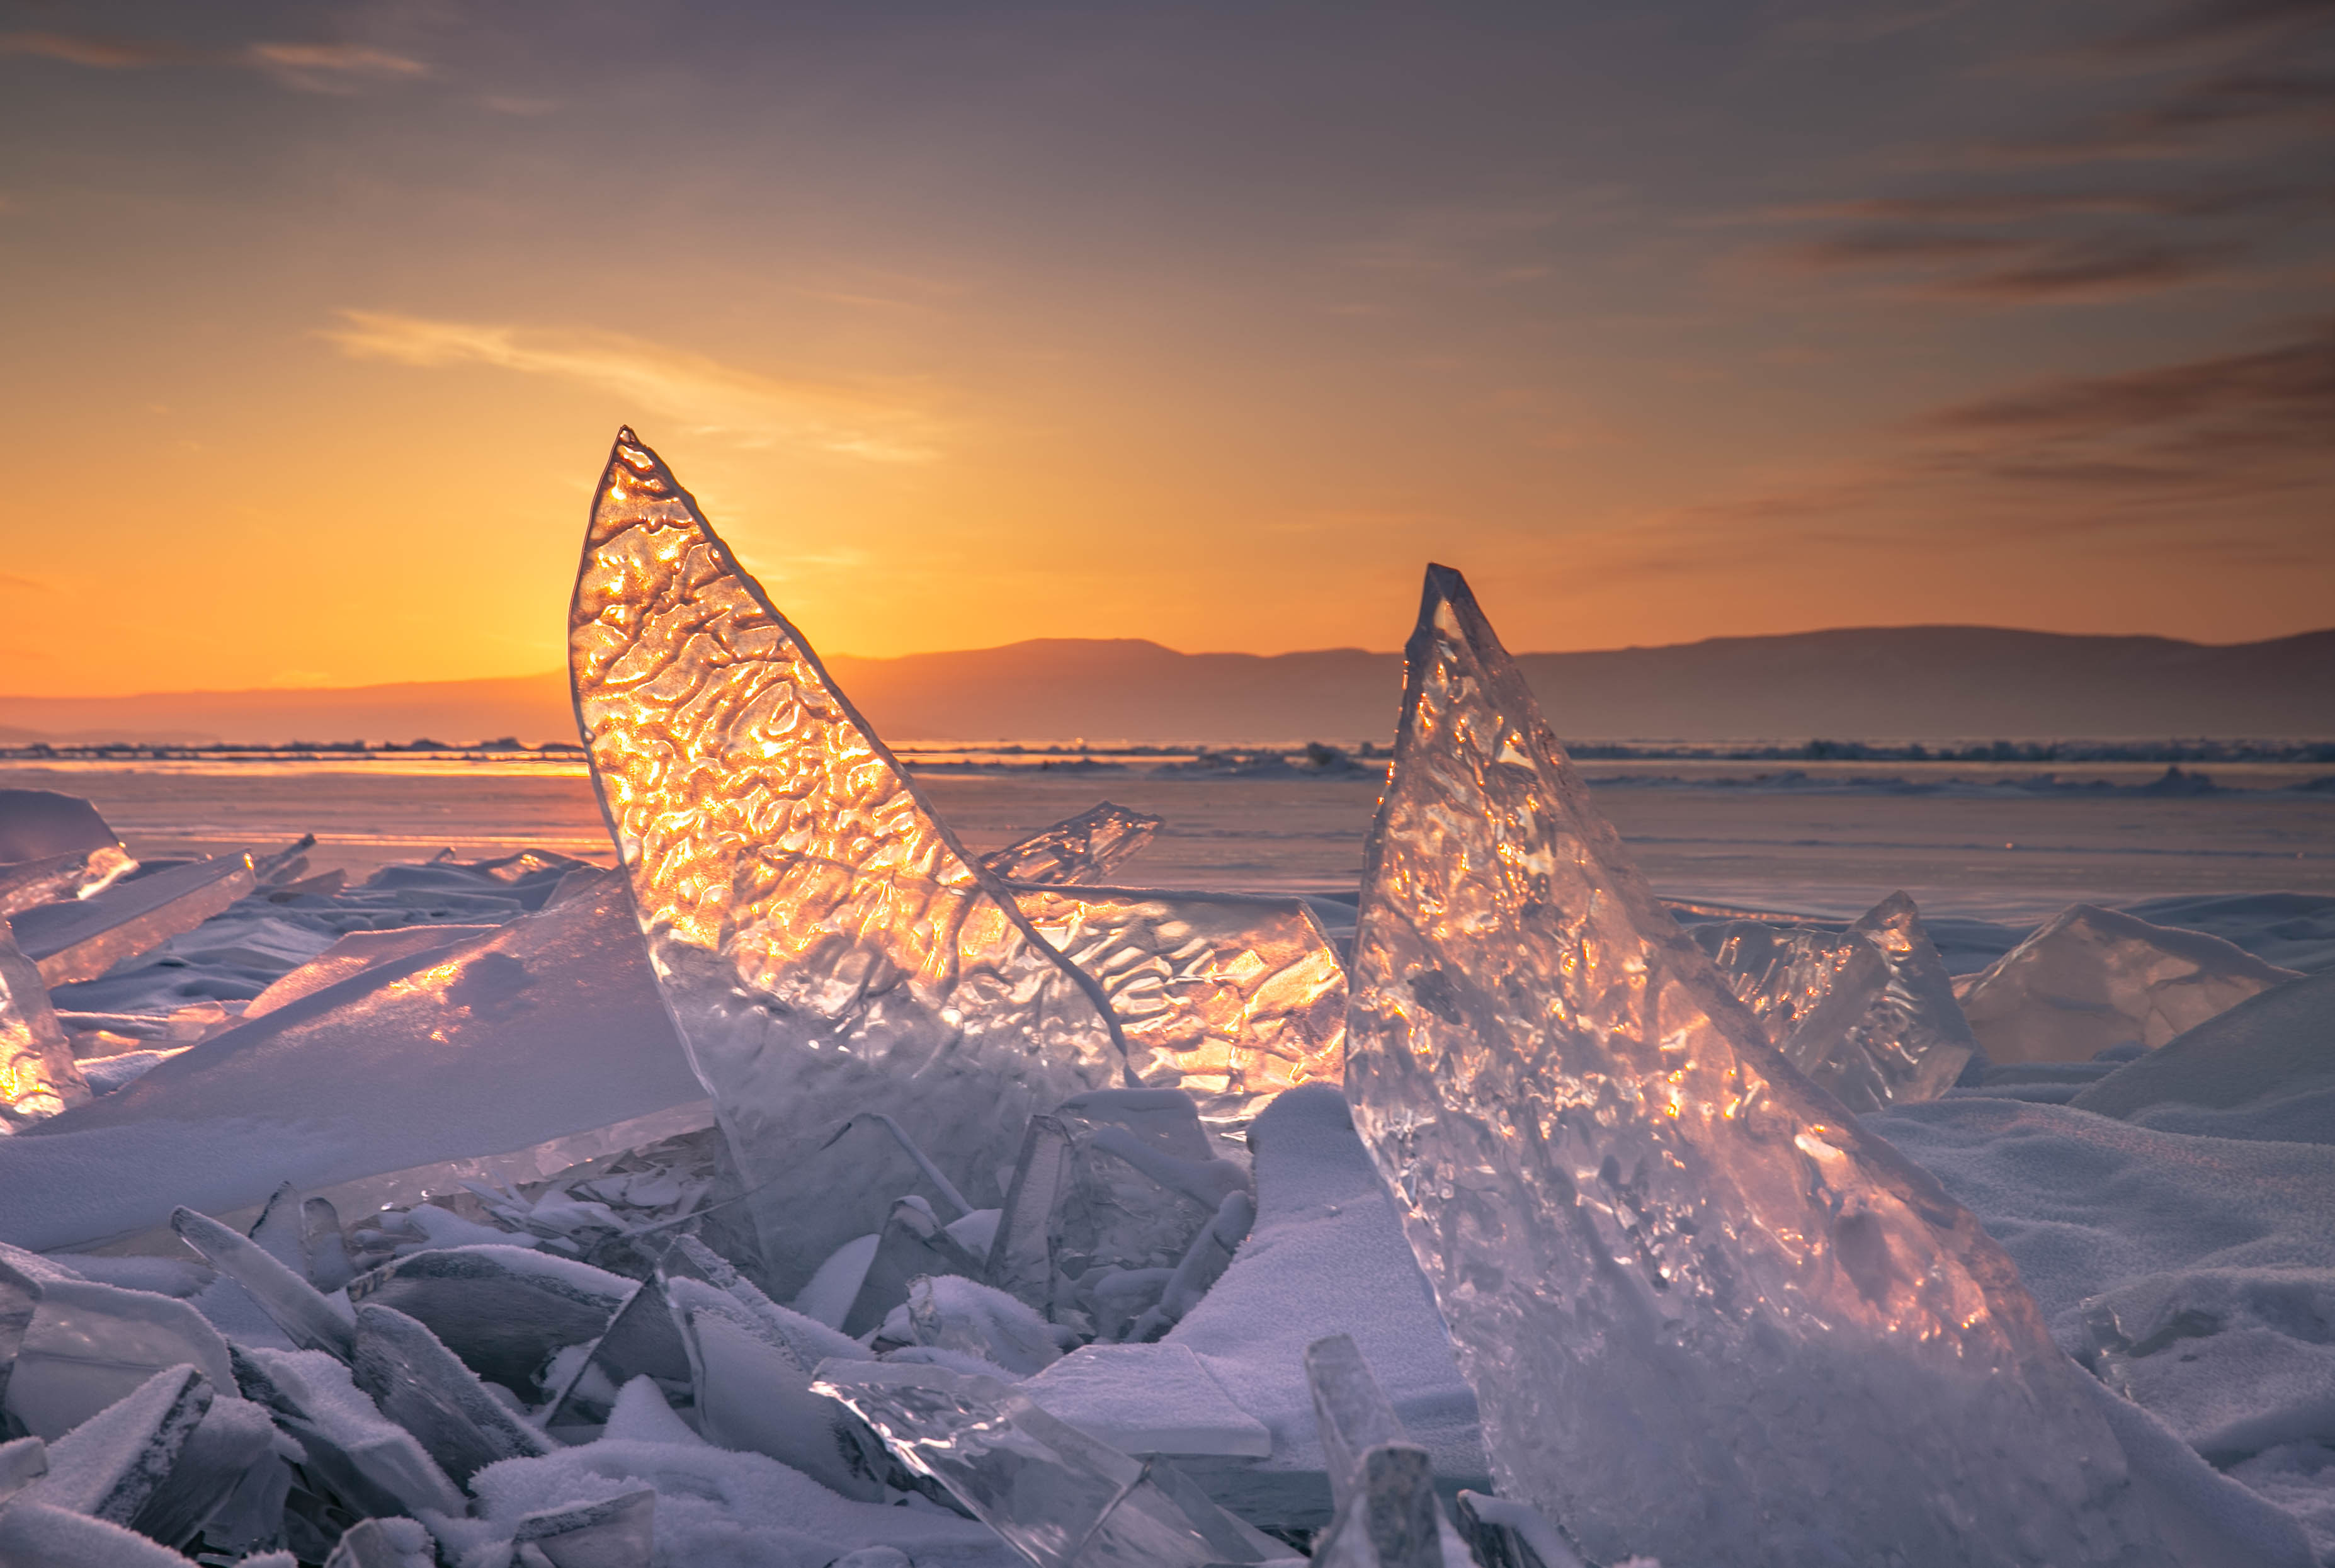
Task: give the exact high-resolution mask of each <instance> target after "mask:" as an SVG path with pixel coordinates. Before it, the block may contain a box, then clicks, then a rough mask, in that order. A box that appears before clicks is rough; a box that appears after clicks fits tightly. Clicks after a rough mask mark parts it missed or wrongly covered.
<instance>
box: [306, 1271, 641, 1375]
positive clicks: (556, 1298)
mask: <svg viewBox="0 0 2335 1568" xmlns="http://www.w3.org/2000/svg"><path fill="white" fill-rule="evenodd" d="M348 1291H349V1301H350V1302H351V1303H352V1304H353V1305H355V1306H358V1307H363V1306H365V1305H367V1304H372V1305H376V1306H384V1307H393V1308H395V1309H396V1310H397V1311H399V1312H402V1313H404V1314H405V1315H406V1316H407V1317H410V1318H412V1319H413V1320H414V1321H416V1322H419V1323H421V1325H422V1326H424V1327H425V1328H427V1329H428V1330H429V1331H431V1333H432V1334H435V1335H436V1336H437V1337H438V1340H439V1341H440V1342H441V1343H442V1344H443V1345H444V1346H445V1347H446V1348H447V1349H448V1350H451V1351H453V1352H454V1354H455V1355H457V1356H459V1357H460V1358H461V1360H462V1364H463V1365H464V1366H466V1367H468V1368H470V1370H472V1371H473V1372H476V1373H477V1374H478V1375H479V1376H480V1377H481V1378H483V1379H486V1380H487V1381H488V1382H490V1383H500V1384H501V1385H502V1386H503V1387H505V1388H507V1389H510V1390H511V1391H512V1392H514V1393H516V1394H518V1396H519V1397H520V1398H522V1399H527V1400H528V1401H529V1402H534V1401H537V1400H539V1399H541V1398H542V1397H543V1393H542V1390H541V1389H538V1387H537V1386H536V1380H535V1379H536V1374H537V1372H538V1371H539V1370H541V1369H542V1367H543V1363H544V1360H545V1359H546V1358H547V1357H548V1356H549V1355H551V1354H552V1352H554V1351H555V1350H560V1349H562V1348H564V1347H566V1346H568V1345H580V1344H583V1343H585V1342H586V1341H591V1340H596V1339H597V1338H599V1337H600V1335H601V1334H602V1333H604V1332H606V1330H607V1328H608V1325H609V1323H610V1321H612V1320H613V1319H614V1318H615V1315H616V1312H617V1311H618V1309H620V1308H621V1307H623V1306H624V1304H625V1302H626V1301H627V1300H628V1299H629V1298H630V1297H631V1295H632V1293H633V1282H632V1281H630V1280H627V1279H625V1278H624V1277H622V1276H621V1275H617V1274H612V1273H606V1271H604V1270H601V1269H596V1268H594V1267H593V1266H592V1265H591V1264H589V1263H578V1262H576V1260H574V1259H572V1258H560V1257H553V1256H550V1255H548V1254H547V1253H540V1252H534V1251H530V1250H528V1249H527V1248H525V1247H515V1246H498V1245H491V1244H489V1245H478V1246H464V1247H452V1248H445V1249H437V1248H432V1249H430V1250H428V1251H424V1252H419V1253H412V1254H410V1255H408V1256H406V1257H402V1258H400V1259H398V1260H397V1261H396V1262H394V1263H384V1264H383V1265H382V1266H381V1267H380V1268H377V1269H374V1270H373V1271H372V1272H370V1273H365V1274H363V1275H361V1276H359V1277H358V1278H357V1279H355V1280H353V1281H351V1282H350V1283H349V1287H348ZM316 1348H318V1349H324V1348H325V1347H323V1346H319V1347H316Z"/></svg>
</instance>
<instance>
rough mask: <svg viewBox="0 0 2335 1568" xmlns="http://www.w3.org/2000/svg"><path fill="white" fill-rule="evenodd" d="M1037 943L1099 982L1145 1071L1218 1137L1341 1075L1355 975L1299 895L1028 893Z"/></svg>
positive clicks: (1116, 890) (1143, 1076) (1024, 894)
mask: <svg viewBox="0 0 2335 1568" xmlns="http://www.w3.org/2000/svg"><path fill="white" fill-rule="evenodd" d="M1013 893H1014V899H1015V902H1016V903H1018V904H1019V905H1021V908H1022V914H1023V915H1026V916H1028V917H1029V921H1030V924H1032V926H1034V927H1036V928H1037V932H1038V934H1039V935H1041V936H1042V937H1044V938H1045V939H1046V940H1047V941H1048V942H1051V943H1052V944H1054V946H1056V947H1057V948H1060V949H1061V952H1062V953H1063V955H1064V956H1065V957H1067V958H1069V959H1070V960H1071V962H1072V963H1076V964H1077V965H1078V966H1079V967H1080V969H1083V970H1085V971H1086V972H1087V973H1089V974H1090V975H1092V976H1093V977H1094V978H1095V980H1096V982H1098V983H1100V985H1101V987H1102V991H1103V994H1104V995H1105V996H1106V997H1107V998H1109V1002H1110V1006H1111V1011H1114V1012H1115V1013H1117V1014H1118V1015H1119V1028H1120V1031H1122V1032H1123V1033H1124V1035H1125V1036H1126V1039H1127V1050H1128V1056H1129V1061H1130V1062H1131V1063H1132V1064H1133V1066H1134V1070H1135V1076H1136V1077H1137V1078H1138V1079H1140V1080H1141V1081H1143V1082H1144V1083H1146V1084H1152V1085H1158V1086H1160V1087H1165V1088H1180V1089H1183V1090H1184V1091H1185V1092H1186V1093H1187V1094H1189V1095H1191V1096H1192V1097H1193V1098H1194V1099H1196V1100H1197V1101H1198V1102H1199V1107H1200V1117H1201V1119H1202V1120H1203V1121H1205V1122H1206V1123H1207V1124H1208V1125H1209V1126H1210V1127H1211V1128H1218V1129H1224V1128H1236V1127H1243V1126H1245V1125H1247V1123H1248V1120H1249V1118H1252V1117H1253V1116H1255V1114H1256V1111H1257V1109H1258V1108H1259V1107H1260V1106H1262V1105H1263V1104H1264V1101H1265V1100H1267V1099H1271V1098H1272V1097H1273V1096H1274V1095H1276V1094H1278V1093H1280V1092H1281V1091H1282V1090H1283V1089H1288V1088H1290V1087H1292V1086H1293V1085H1295V1084H1300V1083H1308V1082H1312V1081H1313V1080H1314V1079H1328V1080H1330V1081H1332V1082H1335V1081H1336V1080H1337V1079H1338V1076H1339V1074H1340V1073H1341V1072H1342V1070H1344V1046H1345V1038H1346V972H1345V970H1344V969H1343V968H1342V966H1341V965H1340V964H1339V963H1338V954H1337V953H1336V951H1335V950H1334V949H1333V948H1332V946H1331V945H1330V940H1329V938H1328V936H1327V935H1326V934H1323V929H1322V926H1321V924H1320V923H1319V922H1318V921H1316V920H1315V919H1314V917H1313V912H1312V911H1311V910H1310V909H1309V908H1308V907H1307V906H1306V904H1305V901H1304V900H1303V899H1300V898H1275V897H1268V896H1265V895H1256V894H1239V893H1170V892H1162V891H1159V890H1157V889H1150V888H1125V887H1076V888H1068V887H1037V886H1025V885H1017V886H1015V887H1014V889H1013Z"/></svg>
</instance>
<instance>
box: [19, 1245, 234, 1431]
mask: <svg viewBox="0 0 2335 1568" xmlns="http://www.w3.org/2000/svg"><path fill="white" fill-rule="evenodd" d="M38 1288H39V1292H40V1295H39V1300H38V1302H37V1304H36V1305H35V1306H34V1310H33V1313H32V1318H31V1321H29V1322H28V1323H27V1324H26V1325H25V1329H24V1340H23V1341H22V1342H21V1343H20V1344H19V1345H18V1347H17V1350H16V1364H15V1367H14V1368H13V1369H12V1370H10V1372H9V1374H8V1391H7V1396H6V1408H7V1412H8V1414H9V1415H10V1416H11V1417H13V1418H15V1420H16V1422H17V1424H18V1425H19V1426H20V1427H21V1428H23V1429H24V1430H25V1431H27V1432H30V1433H32V1434H33V1435H34V1437H45V1438H49V1439H51V1440H52V1441H53V1440H54V1439H56V1438H59V1437H63V1436H64V1435H65V1434H66V1433H67V1432H70V1431H72V1430H73V1429H74V1428H77V1427H79V1426H80V1425H81V1424H82V1422H84V1421H86V1420H88V1419H89V1418H91V1417H92V1416H94V1415H95V1414H97V1412H99V1411H100V1410H102V1409H104V1408H106V1407H107V1406H109V1405H111V1404H112V1403H113V1402H114V1401H115V1400H117V1399H122V1398H124V1397H125V1396H127V1395H129V1394H130V1393H131V1392H132V1391H133V1390H135V1389H139V1388H140V1387H141V1386H143V1385H144V1384H146V1383H147V1382H148V1381H149V1380H150V1379H152V1378H153V1377H154V1375H155V1374H156V1373H158V1372H160V1371H163V1370H166V1369H169V1368H171V1367H176V1366H180V1365H187V1364H191V1365H193V1366H195V1367H197V1368H199V1369H200V1370H201V1371H202V1372H203V1374H204V1375H205V1376H206V1377H208V1378H209V1379H210V1380H211V1381H212V1383H214V1384H215V1385H217V1386H218V1387H221V1388H231V1387H233V1386H234V1368H233V1366H232V1365H231V1364H230V1363H229V1361H228V1348H227V1341H224V1340H222V1339H220V1338H219V1335H218V1330H216V1329H214V1328H212V1327H211V1325H210V1324H209V1323H208V1322H206V1321H204V1320H203V1316H202V1314H201V1313H199V1312H196V1311H195V1309H194V1308H192V1307H190V1306H189V1305H188V1304H187V1303H186V1302H182V1301H178V1300H175V1299H173V1298H172V1297H170V1296H161V1295H156V1294H154V1293H153V1292H150V1291H126V1290H121V1289H118V1288H116V1287H115V1286H112V1285H102V1284H98V1283H96V1282H93V1281H89V1280H80V1279H62V1278H52V1279H46V1280H43V1281H41V1282H39V1286H38Z"/></svg>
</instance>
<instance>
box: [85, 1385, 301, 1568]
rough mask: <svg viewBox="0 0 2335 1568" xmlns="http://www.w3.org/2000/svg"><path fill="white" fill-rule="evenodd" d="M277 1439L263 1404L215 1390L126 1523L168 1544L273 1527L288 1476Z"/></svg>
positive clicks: (267, 1531)
mask: <svg viewBox="0 0 2335 1568" xmlns="http://www.w3.org/2000/svg"><path fill="white" fill-rule="evenodd" d="M66 1440H67V1441H68V1442H70V1441H71V1439H70V1438H68V1439H66ZM275 1447H276V1424H275V1422H273V1421H272V1420H270V1419H269V1418H268V1416H267V1412H266V1410H265V1409H263V1408H261V1407H259V1406H257V1405H255V1404H253V1403H252V1402H251V1401H250V1400H248V1399H237V1398H235V1397H234V1396H233V1395H230V1394H224V1393H222V1394H218V1396H217V1397H215V1398H214V1399H212V1400H211V1401H210V1408H208V1409H207V1410H205V1411H204V1412H203V1415H202V1419H201V1420H199V1422H197V1423H196V1425H195V1428H194V1430H193V1431H191V1432H189V1434H187V1437H186V1441H185V1442H184V1444H182V1445H181V1446H180V1447H179V1451H178V1454H177V1456H176V1457H175V1458H173V1459H172V1461H171V1464H170V1472H169V1474H168V1475H167V1476H164V1477H163V1480H162V1482H161V1485H160V1486H158V1487H156V1488H155V1490H154V1493H153V1495H151V1496H150V1497H148V1498H147V1499H146V1501H145V1503H144V1505H142V1506H141V1507H140V1508H139V1510H138V1512H137V1514H136V1515H134V1516H133V1517H131V1518H130V1519H129V1520H127V1521H125V1523H127V1524H129V1526H130V1527H131V1529H133V1530H135V1531H137V1532H138V1533H139V1534H140V1535H147V1536H150V1537H152V1538H153V1539H154V1540H157V1541H160V1543H162V1544H164V1545H165V1546H184V1545H186V1544H188V1543H189V1541H191V1540H193V1539H194V1537H195V1534H196V1533H197V1532H198V1531H199V1532H201V1533H202V1534H203V1535H204V1537H205V1539H207V1540H208V1542H209V1543H210V1544H212V1546H213V1547H214V1548H218V1547H224V1546H228V1545H229V1544H234V1545H238V1546H249V1545H251V1544H255V1543H256V1542H257V1541H259V1540H260V1539H262V1538H263V1537H266V1536H271V1535H274V1534H276V1533H277V1531H278V1530H279V1528H280V1527H281V1522H282V1515H283V1508H284V1497H285V1494H286V1492H287V1491H288V1490H289V1489H290V1486H291V1480H292V1476H291V1473H290V1472H289V1471H288V1470H286V1468H285V1466H284V1461H283V1460H281V1459H279V1458H277V1457H276V1452H275ZM271 1503H272V1504H273V1507H272V1508H271V1507H270V1506H269V1505H270V1504H271Z"/></svg>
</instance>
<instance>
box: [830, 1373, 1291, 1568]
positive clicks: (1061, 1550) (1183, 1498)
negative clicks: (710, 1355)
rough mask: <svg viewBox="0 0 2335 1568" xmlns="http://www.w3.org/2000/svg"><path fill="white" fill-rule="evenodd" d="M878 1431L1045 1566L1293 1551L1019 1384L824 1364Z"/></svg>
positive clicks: (1186, 1566)
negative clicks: (1073, 1422)
mask: <svg viewBox="0 0 2335 1568" xmlns="http://www.w3.org/2000/svg"><path fill="white" fill-rule="evenodd" d="M811 1386H812V1388H813V1389H815V1390H817V1391H818V1392H819V1393H822V1394H825V1395H827V1396H828V1398H830V1399H839V1400H841V1401H842V1402H843V1403H844V1404H846V1405H848V1407H850V1408H851V1409H852V1411H853V1412H854V1413H855V1414H857V1416H858V1417H859V1418H860V1419H861V1420H863V1421H865V1422H867V1424H868V1425H869V1426H870V1427H872V1428H875V1429H876V1431H877V1434H878V1435H879V1436H881V1437H883V1439H884V1441H885V1443H886V1445H887V1447H890V1449H891V1450H892V1452H893V1453H894V1454H895V1455H896V1456H897V1457H899V1459H900V1460H901V1461H902V1462H903V1463H904V1464H906V1466H908V1467H909V1468H910V1469H911V1470H914V1471H915V1472H916V1473H917V1474H919V1475H923V1476H930V1477H932V1478H933V1479H934V1480H935V1481H937V1482H939V1483H940V1484H941V1485H942V1486H945V1487H946V1488H947V1489H948V1492H949V1495H952V1496H954V1498H956V1500H957V1501H958V1502H960V1503H962V1504H964V1505H965V1507H967V1508H969V1509H971V1510H972V1511H973V1514H974V1516H975V1517H976V1518H978V1519H980V1520H981V1521H982V1522H983V1524H987V1525H989V1526H990V1527H991V1528H992V1529H993V1530H995V1531H996V1532H997V1533H998V1534H1001V1535H1003V1536H1004V1537H1005V1539H1006V1541H1007V1542H1008V1543H1010V1544H1012V1546H1013V1547H1014V1548H1015V1549H1016V1550H1018V1551H1020V1552H1021V1553H1022V1555H1024V1556H1025V1557H1027V1558H1029V1559H1030V1561H1031V1562H1032V1563H1035V1564H1036V1565H1037V1568H1073V1564H1075V1565H1077V1568H1138V1565H1139V1568H1204V1565H1206V1564H1208V1563H1264V1562H1267V1561H1270V1560H1273V1559H1275V1558H1278V1557H1282V1556H1285V1555H1286V1549H1285V1548H1283V1547H1281V1546H1280V1545H1279V1544H1277V1543H1275V1542H1274V1541H1273V1540H1272V1539H1271V1538H1270V1537H1268V1536H1265V1535H1264V1534H1260V1533H1258V1532H1257V1531H1256V1530H1255V1529H1253V1528H1251V1527H1250V1526H1249V1525H1247V1524H1244V1523H1242V1522H1241V1521H1240V1520H1239V1519H1236V1518H1235V1517H1234V1516H1233V1515H1230V1514H1227V1513H1226V1512H1225V1511H1224V1510H1223V1509H1222V1508H1219V1507H1217V1506H1216V1504H1214V1503H1212V1502H1210V1501H1209V1500H1208V1496H1207V1495H1206V1493H1204V1492H1202V1491H1201V1490H1200V1489H1199V1488H1198V1487H1197V1486H1194V1485H1193V1484H1192V1483H1191V1482H1190V1481H1189V1480H1187V1479H1186V1478H1185V1477H1184V1476H1182V1475H1181V1474H1179V1473H1178V1472H1177V1471H1176V1470H1175V1469H1174V1468H1173V1467H1172V1466H1168V1465H1166V1464H1163V1463H1160V1462H1158V1461H1156V1460H1155V1461H1150V1462H1148V1463H1147V1462H1145V1461H1141V1460H1138V1459H1135V1458H1132V1457H1129V1456H1128V1455H1126V1454H1122V1453H1120V1452H1119V1450H1118V1449H1116V1448H1113V1447H1109V1445H1107V1444H1104V1443H1100V1442H1098V1441H1096V1440H1095V1439H1094V1438H1092V1437H1088V1436H1087V1435H1086V1434H1085V1433H1083V1432H1080V1430H1078V1429H1077V1428H1074V1427H1071V1426H1070V1425H1068V1424H1067V1423H1065V1422H1063V1421H1061V1420H1058V1419H1057V1418H1054V1417H1052V1416H1051V1415H1048V1414H1047V1413H1046V1412H1045V1411H1044V1410H1043V1409H1042V1408H1039V1407H1038V1406H1037V1405H1035V1404H1033V1403H1032V1401H1031V1400H1030V1399H1029V1398H1028V1397H1027V1396H1026V1395H1024V1394H1022V1393H1021V1392H1019V1391H1018V1390H1016V1389H1014V1388H1012V1386H1011V1385H1010V1384H1006V1383H1003V1382H1000V1381H998V1380H997V1379H994V1378H987V1377H972V1376H966V1375H964V1374H961V1373H957V1372H952V1371H949V1370H946V1369H945V1368H942V1367H935V1366H919V1365H903V1364H898V1363H888V1362H887V1363H877V1362H856V1361H855V1362H835V1361H828V1362H826V1363H824V1364H822V1365H821V1366H820V1367H819V1370H818V1376H817V1380H816V1381H815V1382H814V1383H813V1384H812V1385H811Z"/></svg>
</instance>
